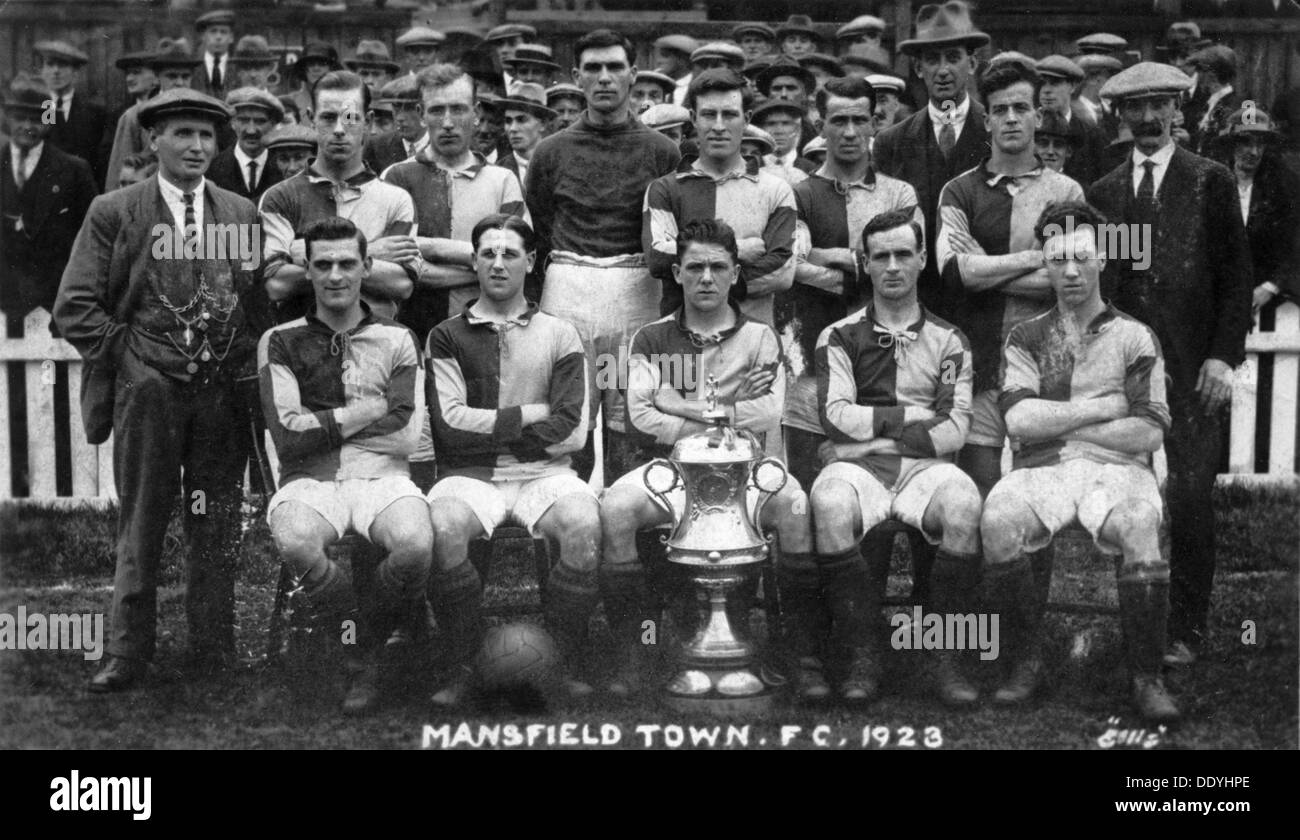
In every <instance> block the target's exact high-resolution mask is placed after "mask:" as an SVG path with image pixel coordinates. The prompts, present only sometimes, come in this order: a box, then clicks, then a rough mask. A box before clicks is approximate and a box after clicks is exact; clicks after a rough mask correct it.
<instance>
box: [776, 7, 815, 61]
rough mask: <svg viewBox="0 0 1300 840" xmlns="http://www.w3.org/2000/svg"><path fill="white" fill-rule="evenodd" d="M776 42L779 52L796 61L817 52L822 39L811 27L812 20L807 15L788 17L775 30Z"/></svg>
mask: <svg viewBox="0 0 1300 840" xmlns="http://www.w3.org/2000/svg"><path fill="white" fill-rule="evenodd" d="M776 41H777V44H778V45H779V46H780V48H781V52H783V53H785V54H786V55H788V56H790V57H791V58H795V59H798V58H801V57H803V56H805V55H809V54H811V53H815V52H817V48H818V47H820V46H821V41H822V38H821V35H820V34H819V33H818V32H817V29H816V27H814V26H813V22H812V18H810V17H808V16H807V15H790V17H788V18H786V20H785V23H783V24H781V25H780V26H778V27H777V28H776Z"/></svg>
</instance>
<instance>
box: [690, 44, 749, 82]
mask: <svg viewBox="0 0 1300 840" xmlns="http://www.w3.org/2000/svg"><path fill="white" fill-rule="evenodd" d="M744 66H745V53H744V52H743V51H742V50H741V49H740V47H737V46H736V45H735V44H728V43H727V42H725V41H711V42H709V43H707V44H705V45H704V46H702V47H699V48H698V49H696V50H695V52H693V53H691V72H692V73H695V74H698V73H703V72H704V71H705V70H714V69H728V70H735V71H736V72H737V73H739V72H740V69H741V68H742V67H744Z"/></svg>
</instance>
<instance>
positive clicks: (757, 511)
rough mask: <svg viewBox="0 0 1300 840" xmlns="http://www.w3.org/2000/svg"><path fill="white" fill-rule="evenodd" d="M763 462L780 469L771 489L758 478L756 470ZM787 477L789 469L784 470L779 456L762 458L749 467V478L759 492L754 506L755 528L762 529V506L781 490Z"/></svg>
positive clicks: (760, 467) (759, 468) (761, 466)
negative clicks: (778, 477)
mask: <svg viewBox="0 0 1300 840" xmlns="http://www.w3.org/2000/svg"><path fill="white" fill-rule="evenodd" d="M765 464H771V465H772V466H774V467H776V468H777V469H779V470H780V471H781V480H780V481H779V482H777V484H776V486H775V487H772V488H771V489H769V488H767V487H764V486H763V485H762V484H761V483H760V482H759V480H758V471H759V470H761V469H762V468H763V466H764V465H765ZM789 477H790V473H789V471H787V470H786V468H785V464H783V463H781V461H780V459H779V458H772V457H767V458H764V459H763V460H761V461H759V462H758V463H756V464H754V466H753V468H752V469H750V471H749V480H750V482H751V483H752V484H753V486H754V487H755V488H756V489H757V490H758V492H759V494H760V495H759V498H758V505H757V507H755V508H754V527H755V528H758V529H760V530H761V529H762V527H763V524H762V523H763V508H764V506H766V505H767V503H768V500H769V499H771V498H772V497H773V496H775V495H776V494H777V493H780V492H781V488H782V487H785V483H786V481H787V480H788V479H789Z"/></svg>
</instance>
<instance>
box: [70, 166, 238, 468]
mask: <svg viewBox="0 0 1300 840" xmlns="http://www.w3.org/2000/svg"><path fill="white" fill-rule="evenodd" d="M203 195H204V211H203V212H204V224H205V226H206V225H208V224H232V223H233V224H235V225H237V227H238V228H239V229H243V230H253V229H254V228H253V225H255V224H256V223H257V209H256V208H255V207H254V206H253V203H252V202H251V201H249V200H248V199H246V198H242V197H240V196H238V195H235V194H234V193H231V192H229V191H228V190H223V189H222V188H221V187H218V186H217V185H216V184H213V183H212V182H210V181H209V182H208V184H207V185H206V187H205V188H204V191H203ZM159 224H162V225H166V226H167V227H169V228H170V227H174V224H175V220H174V219H173V217H172V214H171V211H170V210H169V209H168V208H167V204H166V202H165V201H164V200H163V197H162V193H161V191H160V190H159V187H158V176H157V175H153V176H151V177H149V178H147V179H145V180H144V181H141V182H140V183H138V184H133V185H131V186H129V187H123V188H121V189H118V190H114V191H113V192H111V193H106V194H104V195H101V196H99V197H98V198H96V199H95V200H94V201H93V202H92V203H91V205H90V211H89V212H88V213H87V215H86V221H85V223H84V224H82V226H81V230H80V232H79V233H78V234H77V239H76V241H75V242H74V243H73V246H72V256H71V258H70V259H69V260H68V265H67V268H66V269H65V270H64V272H63V280H62V282H61V284H60V285H59V294H58V298H57V299H56V301H55V303H54V320H55V322H56V324H57V325H58V327H59V330H60V331H61V332H62V334H63V336H64V338H66V339H67V340H68V341H69V342H71V343H72V346H74V347H76V348H77V352H79V353H80V354H81V356H82V358H83V359H85V360H86V363H87V364H86V370H85V371H84V372H83V374H82V386H81V395H82V403H81V414H82V422H83V423H84V424H85V429H86V439H87V440H88V441H89V442H90V443H102V442H103V441H104V440H105V439H107V437H108V434H109V432H110V431H111V429H112V420H113V400H114V396H113V390H114V381H115V378H116V368H117V365H118V363H119V361H120V359H121V358H122V354H123V353H125V352H128V348H130V350H129V351H130V352H134V353H136V355H137V356H139V358H140V359H141V361H143V362H145V363H146V364H149V365H151V366H153V367H155V368H157V369H159V370H160V371H162V372H163V373H165V374H166V375H168V376H170V377H172V378H176V379H181V380H182V381H183V380H185V379H187V378H188V377H187V375H186V373H185V372H184V370H185V369H184V366H183V362H184V361H185V360H184V359H183V358H179V356H178V351H170V352H169V351H168V350H167V349H164V348H167V347H168V346H169V345H168V344H167V342H166V341H165V340H163V341H159V340H158V337H157V336H156V335H154V334H150V335H148V336H139V335H135V334H133V333H135V332H137V331H139V329H140V328H139V327H137V326H135V325H136V322H137V319H138V318H139V317H140V316H142V315H145V314H147V313H148V312H149V311H150V300H151V299H152V298H154V297H156V296H157V294H158V291H159V286H160V284H163V283H166V282H168V280H170V279H172V278H174V277H175V276H176V275H175V274H174V273H171V275H170V277H169V276H168V275H169V271H170V272H175V271H176V267H178V266H183V267H184V268H185V269H187V270H188V269H190V268H192V267H194V266H195V262H194V261H191V260H168V261H163V260H159V259H157V258H155V256H154V249H155V247H156V246H157V244H158V242H157V240H158V236H157V235H156V234H155V233H154V228H155V226H156V225H159ZM198 268H199V270H200V271H201V272H202V274H203V276H204V278H205V280H212V281H213V283H212V285H213V286H215V287H217V288H219V289H224V288H226V283H227V281H228V283H229V288H230V290H231V291H233V292H234V293H235V294H237V295H238V299H239V303H240V305H239V306H237V307H235V308H234V309H233V310H232V314H231V318H230V321H229V322H227V325H228V326H223V329H236V330H239V331H240V332H239V333H238V334H237V335H238V338H237V341H235V342H232V343H231V345H230V349H229V351H228V355H227V356H226V363H225V364H224V365H223V368H222V369H223V370H229V371H230V372H231V373H247V372H251V369H252V363H253V361H254V360H253V358H252V354H253V351H254V350H255V349H256V343H257V339H258V336H256V335H251V334H250V333H249V331H248V330H247V329H245V324H244V312H245V310H246V309H247V308H248V301H249V299H250V298H253V297H255V296H256V295H257V294H258V293H259V292H261V288H260V287H261V283H260V279H261V278H260V268H258V267H255V266H252V265H250V266H248V267H245V265H244V264H243V263H242V262H241V261H240V259H239V257H238V255H232V256H231V258H229V259H225V260H203V261H200V263H199V265H198ZM192 276H193V275H191V277H192ZM190 282H191V283H192V282H193V281H192V280H190ZM186 291H188V293H189V294H193V291H192V289H191V290H182V291H181V294H184V293H185V292H186ZM171 297H173V298H175V299H178V300H184V299H186V298H183V297H181V296H180V294H173V295H171ZM155 311H156V310H155ZM150 332H151V333H152V331H150Z"/></svg>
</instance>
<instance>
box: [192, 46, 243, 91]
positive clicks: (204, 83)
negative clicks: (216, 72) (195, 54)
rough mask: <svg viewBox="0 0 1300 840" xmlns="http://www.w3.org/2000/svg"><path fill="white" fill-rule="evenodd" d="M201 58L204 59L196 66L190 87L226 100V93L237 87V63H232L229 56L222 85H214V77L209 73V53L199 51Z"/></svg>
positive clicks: (222, 77) (222, 75) (222, 76)
mask: <svg viewBox="0 0 1300 840" xmlns="http://www.w3.org/2000/svg"><path fill="white" fill-rule="evenodd" d="M227 56H229V53H227ZM199 58H200V59H202V61H201V62H199V66H197V67H195V68H194V81H193V83H192V84H191V85H190V87H192V88H194V89H195V90H201V91H203V92H204V93H206V94H207V95H208V96H215V97H216V98H217V99H220V100H222V101H223V102H224V101H225V99H226V94H227V93H228V92H230V91H232V90H234V89H235V80H234V78H233V74H234V72H235V65H234V64H232V63H231V61H230V58H229V57H227V58H226V65H225V72H223V73H222V74H221V87H213V86H212V78H211V77H210V76H209V75H208V55H207V53H202V52H201V53H199Z"/></svg>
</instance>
